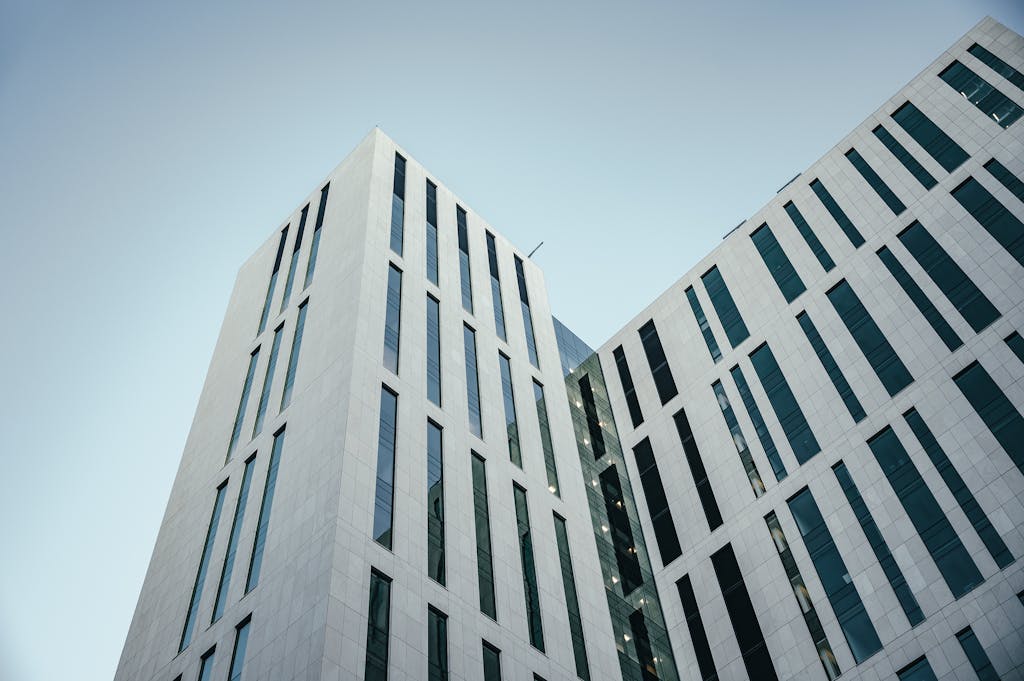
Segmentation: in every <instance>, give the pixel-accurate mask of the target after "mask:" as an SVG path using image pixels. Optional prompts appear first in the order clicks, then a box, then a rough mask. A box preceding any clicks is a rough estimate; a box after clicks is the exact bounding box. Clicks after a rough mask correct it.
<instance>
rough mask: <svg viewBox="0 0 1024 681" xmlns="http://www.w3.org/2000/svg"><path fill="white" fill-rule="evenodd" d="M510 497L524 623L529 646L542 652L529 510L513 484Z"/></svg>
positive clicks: (538, 599)
mask: <svg viewBox="0 0 1024 681" xmlns="http://www.w3.org/2000/svg"><path fill="white" fill-rule="evenodd" d="M512 495H513V497H514V498H515V504H516V527H517V528H518V532H519V557H520V559H521V565H522V568H523V591H524V593H525V594H526V623H527V628H528V629H529V632H530V645H532V646H533V647H534V648H536V649H537V650H539V651H541V652H544V629H543V626H542V625H541V616H540V590H539V589H538V588H537V567H536V564H535V562H534V556H533V534H532V532H531V530H530V510H529V507H528V506H527V503H526V490H525V489H523V488H522V487H520V486H519V485H517V484H515V483H513V484H512Z"/></svg>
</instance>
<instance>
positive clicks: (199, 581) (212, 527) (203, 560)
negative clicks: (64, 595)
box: [178, 480, 228, 653]
mask: <svg viewBox="0 0 1024 681" xmlns="http://www.w3.org/2000/svg"><path fill="white" fill-rule="evenodd" d="M227 486H228V483H227V480H225V481H224V482H223V483H221V485H220V487H218V488H217V496H216V498H215V499H214V502H213V513H212V514H211V516H210V524H209V525H207V527H206V540H205V541H204V542H203V552H202V554H201V555H200V557H199V568H198V569H197V570H196V581H195V583H194V584H193V585H192V598H191V599H189V603H188V613H187V614H186V615H185V626H184V628H183V629H182V631H181V641H180V642H179V644H178V652H179V653H180V652H181V651H182V650H185V648H187V647H188V644H189V643H190V642H191V641H192V632H193V631H194V630H195V624H196V617H197V616H198V614H199V602H200V601H201V600H202V597H203V586H204V585H205V584H206V571H207V569H209V567H210V554H211V553H213V542H214V541H215V540H216V538H217V526H218V525H219V524H220V513H221V511H222V510H223V508H224V497H225V496H226V494H225V492H226V490H227Z"/></svg>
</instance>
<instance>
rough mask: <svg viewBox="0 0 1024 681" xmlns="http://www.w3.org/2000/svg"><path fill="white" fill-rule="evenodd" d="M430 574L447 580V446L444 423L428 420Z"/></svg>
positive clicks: (436, 579) (443, 581)
mask: <svg viewBox="0 0 1024 681" xmlns="http://www.w3.org/2000/svg"><path fill="white" fill-rule="evenodd" d="M427 574H428V575H429V576H430V578H431V579H433V580H434V581H436V582H437V583H438V584H442V585H443V584H444V583H445V566H444V449H443V446H442V438H441V426H439V425H437V424H436V423H434V422H433V421H431V420H429V419H428V420H427Z"/></svg>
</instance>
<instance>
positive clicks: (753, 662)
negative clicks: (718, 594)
mask: <svg viewBox="0 0 1024 681" xmlns="http://www.w3.org/2000/svg"><path fill="white" fill-rule="evenodd" d="M711 564H712V565H713V566H714V568H715V578H716V579H717V580H718V586H719V588H720V589H721V590H722V596H723V597H724V599H725V609H726V611H727V612H728V613H729V621H730V622H732V630H733V633H734V634H735V635H736V642H737V643H738V644H739V647H740V654H741V655H742V656H743V666H744V667H746V669H747V676H749V677H750V678H752V679H758V680H759V681H778V679H779V676H778V674H776V673H775V665H774V664H772V656H771V653H770V652H769V651H768V646H767V645H765V642H764V634H762V633H761V626H760V625H759V624H758V622H757V614H756V613H755V612H754V605H753V604H752V603H751V602H750V594H749V593H748V592H747V585H746V584H745V583H744V582H743V574H742V573H741V572H740V566H739V563H737V562H736V554H735V553H734V552H733V550H732V544H726V545H725V546H723V547H722V548H720V549H719V550H718V551H716V552H715V553H713V554H712V555H711Z"/></svg>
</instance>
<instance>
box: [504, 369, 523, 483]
mask: <svg viewBox="0 0 1024 681" xmlns="http://www.w3.org/2000/svg"><path fill="white" fill-rule="evenodd" d="M498 367H499V368H500V369H501V395H502V399H503V401H504V403H505V433H506V435H507V438H508V458H509V460H510V461H512V463H514V464H515V465H517V466H519V467H520V468H522V467H523V455H522V452H521V451H520V449H519V421H518V419H517V418H516V397H515V391H514V390H513V389H512V364H511V362H510V360H509V358H508V357H506V356H505V355H504V353H501V352H499V353H498Z"/></svg>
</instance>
